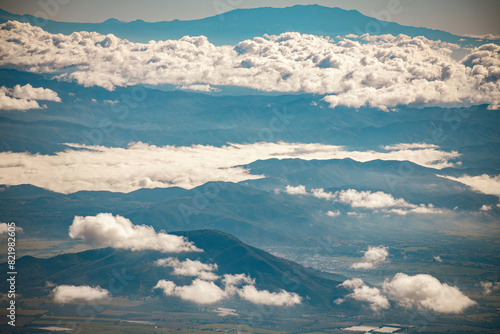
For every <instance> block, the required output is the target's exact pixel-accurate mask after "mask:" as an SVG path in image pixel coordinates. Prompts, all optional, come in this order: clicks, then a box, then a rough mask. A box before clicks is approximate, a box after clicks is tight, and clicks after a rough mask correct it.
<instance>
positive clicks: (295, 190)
mask: <svg viewBox="0 0 500 334" xmlns="http://www.w3.org/2000/svg"><path fill="white" fill-rule="evenodd" d="M285 192H286V193H287V194H289V195H306V194H307V191H306V187H305V186H297V187H294V186H290V185H288V186H286V189H285Z"/></svg>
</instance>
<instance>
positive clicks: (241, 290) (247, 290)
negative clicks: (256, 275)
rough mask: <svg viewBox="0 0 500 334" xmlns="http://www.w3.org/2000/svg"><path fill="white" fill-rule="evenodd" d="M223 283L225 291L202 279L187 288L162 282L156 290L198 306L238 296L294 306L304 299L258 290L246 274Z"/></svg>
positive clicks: (290, 293)
mask: <svg viewBox="0 0 500 334" xmlns="http://www.w3.org/2000/svg"><path fill="white" fill-rule="evenodd" d="M222 283H223V284H224V289H221V288H220V287H218V286H217V285H215V283H214V282H208V281H206V280H203V279H201V278H196V279H195V280H194V281H193V282H192V283H191V284H190V285H185V286H177V285H176V284H175V283H174V282H171V281H166V280H160V281H159V282H158V284H157V285H156V286H155V287H154V288H155V289H157V288H158V289H162V290H163V293H164V294H165V295H166V296H177V297H180V298H181V299H183V300H187V301H192V302H195V303H197V304H213V303H217V302H219V301H221V300H223V299H226V298H229V297H231V296H233V295H238V296H239V297H240V298H242V299H244V300H247V301H249V302H251V303H254V304H264V305H274V306H292V305H295V304H300V303H301V302H302V298H301V297H300V296H299V295H297V294H296V293H293V292H288V291H285V290H281V291H280V292H270V291H268V290H257V288H256V287H255V280H254V279H252V278H251V277H250V276H247V275H245V274H236V275H230V274H226V275H224V278H223V279H222Z"/></svg>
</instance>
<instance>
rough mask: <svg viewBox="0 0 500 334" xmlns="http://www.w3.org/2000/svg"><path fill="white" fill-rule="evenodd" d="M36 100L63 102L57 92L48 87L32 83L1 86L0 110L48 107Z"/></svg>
mask: <svg viewBox="0 0 500 334" xmlns="http://www.w3.org/2000/svg"><path fill="white" fill-rule="evenodd" d="M36 100H47V101H54V102H61V99H60V98H59V96H58V95H57V93H56V92H54V91H53V90H51V89H48V88H43V87H38V88H34V87H33V86H31V85H30V84H26V85H24V86H20V85H16V86H14V88H7V87H5V86H2V87H0V110H28V109H41V108H46V106H45V105H44V106H40V105H39V104H38V102H37V101H36Z"/></svg>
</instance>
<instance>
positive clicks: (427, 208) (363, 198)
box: [285, 185, 448, 216]
mask: <svg viewBox="0 0 500 334" xmlns="http://www.w3.org/2000/svg"><path fill="white" fill-rule="evenodd" d="M285 192H286V193H288V194H290V195H311V196H314V197H316V198H321V199H325V200H332V201H334V202H340V203H345V204H349V205H350V206H351V207H353V208H363V209H372V210H378V209H382V210H381V211H382V212H384V213H393V214H397V215H400V216H405V215H407V214H409V213H414V214H443V213H447V212H448V210H446V209H438V208H436V207H434V205H433V204H432V203H430V204H427V205H426V204H420V205H415V204H411V203H408V202H406V201H405V200H404V199H402V198H394V197H393V196H392V195H391V194H387V193H384V192H383V191H377V192H371V191H358V190H356V189H347V190H340V191H336V192H335V193H332V192H327V191H325V190H324V189H323V188H318V189H311V192H308V191H307V189H306V188H305V186H302V185H299V186H297V187H292V186H287V187H286V189H285ZM329 212H332V211H329ZM337 212H338V211H337ZM327 214H328V213H327ZM332 214H333V212H332V213H331V214H328V215H332ZM339 214H340V213H339ZM356 214H357V213H355V212H349V213H348V215H356Z"/></svg>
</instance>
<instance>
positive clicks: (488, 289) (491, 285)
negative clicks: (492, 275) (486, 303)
mask: <svg viewBox="0 0 500 334" xmlns="http://www.w3.org/2000/svg"><path fill="white" fill-rule="evenodd" d="M480 284H481V288H483V294H484V295H485V296H488V295H491V293H492V292H493V291H495V290H500V282H488V281H483V282H480Z"/></svg>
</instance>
